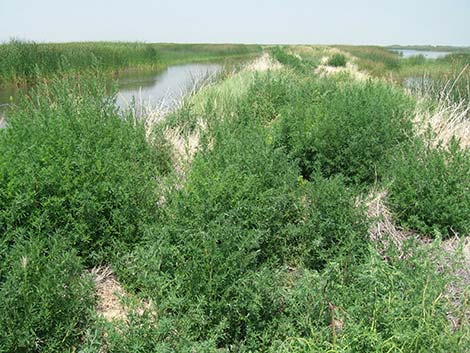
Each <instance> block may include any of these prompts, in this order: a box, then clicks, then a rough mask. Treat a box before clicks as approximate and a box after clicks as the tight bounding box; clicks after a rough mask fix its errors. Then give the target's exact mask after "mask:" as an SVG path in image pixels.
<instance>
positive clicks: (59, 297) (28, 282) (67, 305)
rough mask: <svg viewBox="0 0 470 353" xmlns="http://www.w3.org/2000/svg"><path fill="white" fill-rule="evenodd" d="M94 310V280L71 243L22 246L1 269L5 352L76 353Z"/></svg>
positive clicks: (0, 343)
mask: <svg viewBox="0 0 470 353" xmlns="http://www.w3.org/2000/svg"><path fill="white" fill-rule="evenodd" d="M93 307H94V296H93V291H92V282H91V278H87V277H86V276H85V275H84V274H83V266H82V264H81V261H80V260H79V258H78V257H77V255H76V253H75V252H74V251H73V250H70V245H69V244H68V243H67V242H66V241H64V240H63V239H60V240H45V239H40V238H36V239H31V240H28V241H18V242H17V243H16V244H15V245H14V246H13V247H12V248H11V250H10V252H9V253H8V256H6V258H5V259H4V261H2V266H1V268H0V312H1V313H2V314H1V315H0V352H59V351H60V352H68V351H75V350H74V349H76V348H77V347H78V346H79V344H80V343H81V339H82V333H83V330H84V328H85V327H86V326H87V325H88V324H89V322H90V317H91V310H92V309H93Z"/></svg>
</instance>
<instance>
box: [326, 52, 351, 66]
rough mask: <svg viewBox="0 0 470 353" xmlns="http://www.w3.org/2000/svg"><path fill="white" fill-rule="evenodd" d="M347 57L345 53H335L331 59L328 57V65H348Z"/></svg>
mask: <svg viewBox="0 0 470 353" xmlns="http://www.w3.org/2000/svg"><path fill="white" fill-rule="evenodd" d="M346 62H347V60H346V57H345V56H344V55H343V54H339V53H336V54H333V55H332V56H331V57H330V58H329V59H328V65H329V66H333V67H342V66H346Z"/></svg>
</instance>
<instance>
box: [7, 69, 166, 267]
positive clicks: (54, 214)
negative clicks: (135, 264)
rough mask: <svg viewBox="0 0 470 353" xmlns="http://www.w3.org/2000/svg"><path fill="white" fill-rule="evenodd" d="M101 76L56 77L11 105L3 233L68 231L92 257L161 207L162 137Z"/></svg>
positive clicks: (134, 236) (125, 239)
mask: <svg viewBox="0 0 470 353" xmlns="http://www.w3.org/2000/svg"><path fill="white" fill-rule="evenodd" d="M103 87H104V84H103V82H102V81H100V80H97V79H95V78H92V77H87V78H73V77H70V78H67V77H64V78H60V77H58V78H56V79H55V80H54V81H53V82H52V83H51V84H41V85H39V86H38V87H37V88H36V89H35V90H34V92H32V93H31V94H30V97H29V98H24V99H23V100H22V102H21V103H20V107H19V108H17V109H15V110H12V111H11V112H9V113H8V128H7V129H5V130H3V131H2V132H1V135H0V182H1V185H2V187H1V189H0V233H1V234H2V236H3V237H4V241H7V242H10V243H12V242H14V241H15V239H18V238H19V237H28V236H29V237H33V236H34V237H48V236H52V235H53V234H56V233H61V234H67V237H69V238H70V240H71V243H72V244H73V245H74V246H75V247H76V248H77V249H78V250H79V253H80V254H81V255H83V256H85V257H86V258H87V261H88V260H89V262H93V263H94V262H97V261H99V260H100V259H103V256H106V253H107V255H109V254H110V253H109V252H108V250H109V249H111V248H113V246H114V245H124V244H132V243H134V242H136V241H137V240H138V238H139V237H140V233H141V227H142V225H143V224H146V223H147V222H150V221H153V219H154V217H155V212H156V187H157V183H156V176H157V175H159V174H161V173H165V172H166V171H167V170H168V169H169V163H170V156H169V153H168V152H167V149H166V148H165V145H164V144H163V143H161V144H160V142H159V141H158V142H157V144H158V145H155V146H151V145H149V144H148V143H147V141H146V138H145V131H144V127H143V124H140V123H138V122H135V121H134V120H133V119H132V118H131V117H129V116H124V117H121V116H119V115H118V114H117V111H116V108H115V105H114V96H113V95H112V94H111V95H109V92H106V91H105V90H104V88H103Z"/></svg>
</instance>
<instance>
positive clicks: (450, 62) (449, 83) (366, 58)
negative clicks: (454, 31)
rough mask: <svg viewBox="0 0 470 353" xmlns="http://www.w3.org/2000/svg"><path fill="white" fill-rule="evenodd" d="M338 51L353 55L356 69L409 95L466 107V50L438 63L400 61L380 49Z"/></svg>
mask: <svg viewBox="0 0 470 353" xmlns="http://www.w3.org/2000/svg"><path fill="white" fill-rule="evenodd" d="M339 48H341V49H342V50H344V51H346V52H348V53H350V54H352V55H354V56H355V57H356V58H357V64H358V66H359V68H360V69H362V70H365V71H367V72H368V73H370V74H372V75H374V76H377V77H386V78H388V79H391V80H392V81H394V82H396V83H399V84H400V85H402V86H404V87H406V88H408V89H410V90H411V91H412V92H413V93H416V94H419V95H421V96H426V97H431V98H432V99H437V100H449V101H451V102H454V103H457V104H458V103H461V102H462V101H463V102H464V103H465V104H466V105H469V104H470V66H469V65H470V52H469V50H468V49H466V48H462V50H460V51H455V52H453V53H451V54H449V55H447V56H444V57H441V58H438V59H426V58H425V57H424V56H423V55H417V56H413V57H409V58H401V57H400V55H399V54H398V53H396V52H392V51H390V50H387V49H386V48H383V47H370V46H368V47H361V46H340V47H339ZM434 50H436V49H434Z"/></svg>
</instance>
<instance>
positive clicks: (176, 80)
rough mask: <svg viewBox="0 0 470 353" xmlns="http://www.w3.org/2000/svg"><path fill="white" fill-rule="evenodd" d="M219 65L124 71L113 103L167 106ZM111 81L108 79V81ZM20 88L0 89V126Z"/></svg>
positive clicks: (217, 70)
mask: <svg viewBox="0 0 470 353" xmlns="http://www.w3.org/2000/svg"><path fill="white" fill-rule="evenodd" d="M221 69H222V65H220V64H185V65H175V66H170V67H168V68H167V69H165V70H160V71H153V72H152V71H150V72H149V71H141V72H127V73H124V74H121V75H120V76H118V78H117V83H118V96H117V104H118V106H119V107H120V108H122V109H127V108H128V106H129V104H130V102H132V101H133V100H135V102H136V106H137V107H136V108H138V109H139V108H142V107H148V106H150V107H154V106H161V105H165V107H166V108H171V107H172V106H173V105H174V104H175V102H176V101H177V100H178V99H180V98H181V97H182V96H183V95H185V94H187V93H188V92H189V91H190V90H191V89H192V88H193V87H194V86H195V85H197V84H198V83H200V82H201V81H203V80H205V79H207V78H208V77H211V76H214V75H215V74H216V73H218V72H220V70H221ZM109 84H110V85H111V84H112V81H110V82H109ZM19 94H20V90H19V89H17V88H14V87H8V88H2V89H0V128H2V127H4V126H5V124H6V122H5V119H2V116H3V117H4V115H5V111H6V110H7V109H8V106H9V105H10V104H14V103H15V102H17V100H18V96H19Z"/></svg>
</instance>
